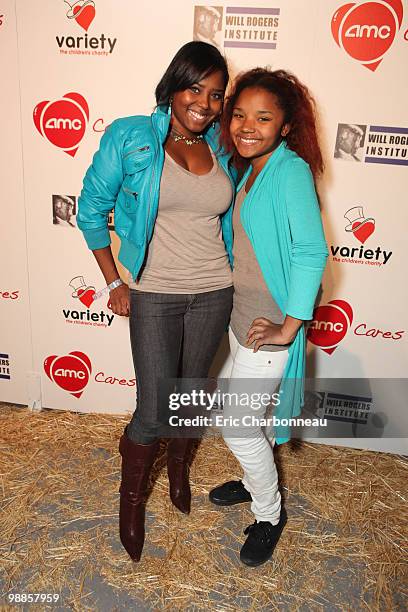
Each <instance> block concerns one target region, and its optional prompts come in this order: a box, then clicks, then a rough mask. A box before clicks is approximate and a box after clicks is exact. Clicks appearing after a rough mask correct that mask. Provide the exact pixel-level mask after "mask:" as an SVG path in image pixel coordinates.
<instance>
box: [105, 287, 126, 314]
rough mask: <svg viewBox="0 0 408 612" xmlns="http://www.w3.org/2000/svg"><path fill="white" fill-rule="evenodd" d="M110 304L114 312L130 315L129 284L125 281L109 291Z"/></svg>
mask: <svg viewBox="0 0 408 612" xmlns="http://www.w3.org/2000/svg"><path fill="white" fill-rule="evenodd" d="M109 304H110V308H111V310H112V312H114V313H115V314H117V315H120V316H122V317H128V316H129V312H130V291H129V287H128V285H126V283H123V285H119V287H116V288H115V289H112V291H109Z"/></svg>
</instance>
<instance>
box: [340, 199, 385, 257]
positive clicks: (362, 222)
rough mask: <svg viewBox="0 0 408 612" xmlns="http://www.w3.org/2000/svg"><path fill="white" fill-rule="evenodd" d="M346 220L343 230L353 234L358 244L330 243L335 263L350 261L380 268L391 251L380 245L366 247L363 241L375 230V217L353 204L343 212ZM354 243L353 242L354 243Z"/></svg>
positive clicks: (350, 234)
mask: <svg viewBox="0 0 408 612" xmlns="http://www.w3.org/2000/svg"><path fill="white" fill-rule="evenodd" d="M344 218H345V219H347V222H346V224H345V227H344V231H345V232H346V233H347V234H348V235H349V236H353V237H354V238H355V240H356V241H357V243H360V245H359V246H349V245H346V244H331V245H330V251H331V254H332V260H333V261H334V262H335V263H351V264H358V265H369V266H370V267H371V268H377V269H378V268H381V267H382V266H383V265H385V264H387V263H388V262H389V260H390V259H391V256H392V251H387V250H386V249H384V248H382V247H381V246H377V247H376V248H366V247H365V242H366V241H367V240H368V239H369V238H370V237H371V236H372V235H373V234H374V232H375V219H374V218H373V217H365V216H364V209H363V207H362V206H353V207H352V208H349V210H347V211H346V212H345V213H344ZM354 244H355V243H354Z"/></svg>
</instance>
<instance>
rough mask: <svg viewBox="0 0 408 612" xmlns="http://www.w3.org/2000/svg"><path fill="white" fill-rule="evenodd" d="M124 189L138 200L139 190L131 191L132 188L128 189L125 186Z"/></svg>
mask: <svg viewBox="0 0 408 612" xmlns="http://www.w3.org/2000/svg"><path fill="white" fill-rule="evenodd" d="M123 191H124V192H125V193H127V194H128V195H131V196H133V197H134V198H135V200H137V196H138V195H139V194H138V192H137V191H131V190H130V189H128V188H127V187H123Z"/></svg>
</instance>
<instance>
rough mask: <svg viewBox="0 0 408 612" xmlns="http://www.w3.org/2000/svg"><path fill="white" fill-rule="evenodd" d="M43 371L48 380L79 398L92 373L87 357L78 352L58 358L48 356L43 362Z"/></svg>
mask: <svg viewBox="0 0 408 612" xmlns="http://www.w3.org/2000/svg"><path fill="white" fill-rule="evenodd" d="M44 370H45V373H46V374H47V376H48V378H49V379H50V380H52V382H54V383H55V384H56V385H58V386H59V387H61V389H64V391H68V393H70V394H71V395H73V396H74V397H76V398H80V397H81V395H82V393H83V392H84V389H85V387H86V385H87V384H88V382H89V378H90V376H91V372H92V365H91V361H90V359H89V357H88V356H87V355H85V353H81V352H80V351H72V352H71V353H68V355H63V356H62V357H58V356H57V355H50V356H49V357H47V358H46V359H45V361H44Z"/></svg>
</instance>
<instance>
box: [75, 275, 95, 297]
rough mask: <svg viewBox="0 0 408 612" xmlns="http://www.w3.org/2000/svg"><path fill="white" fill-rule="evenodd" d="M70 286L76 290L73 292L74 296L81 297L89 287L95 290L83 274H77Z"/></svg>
mask: <svg viewBox="0 0 408 612" xmlns="http://www.w3.org/2000/svg"><path fill="white" fill-rule="evenodd" d="M69 286H70V287H72V289H73V290H74V293H72V297H73V298H79V296H80V295H82V294H83V293H84V292H85V291H88V289H92V290H94V291H95V287H92V286H91V285H87V284H86V282H85V281H84V277H83V276H75V278H73V279H71V281H70V283H69Z"/></svg>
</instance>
